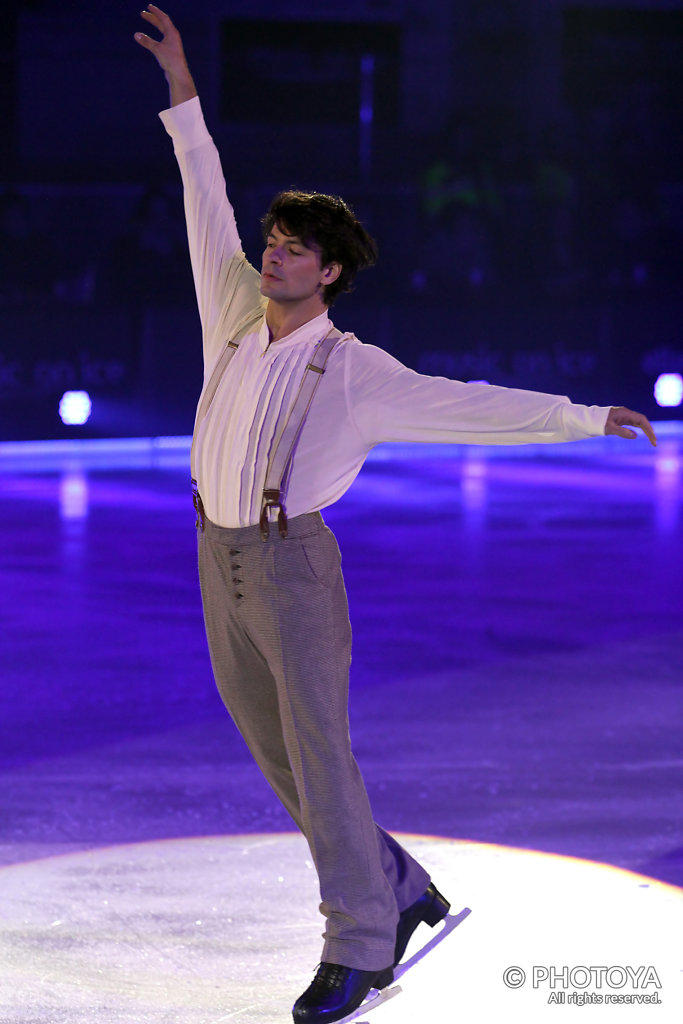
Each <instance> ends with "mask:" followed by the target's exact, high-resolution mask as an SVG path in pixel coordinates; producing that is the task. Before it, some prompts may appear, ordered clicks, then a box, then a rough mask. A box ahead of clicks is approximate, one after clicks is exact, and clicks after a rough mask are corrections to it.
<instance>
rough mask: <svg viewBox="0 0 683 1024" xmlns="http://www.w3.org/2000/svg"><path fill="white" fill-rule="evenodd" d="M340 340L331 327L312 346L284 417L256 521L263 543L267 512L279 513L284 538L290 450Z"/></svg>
mask: <svg viewBox="0 0 683 1024" xmlns="http://www.w3.org/2000/svg"><path fill="white" fill-rule="evenodd" d="M340 338H341V334H340V332H339V331H336V330H335V329H334V327H332V328H330V330H329V331H328V333H327V334H326V335H325V337H324V338H323V339H322V340H321V341H319V342H318V344H317V345H316V348H315V352H314V353H313V358H312V359H311V361H310V363H308V364H307V366H306V369H305V371H304V376H303V379H302V381H301V384H300V385H299V393H298V394H297V396H296V399H295V400H294V405H293V406H292V411H291V412H290V414H289V416H288V417H287V422H286V423H285V425H284V427H283V428H282V431H281V432H280V436H279V437H278V438H277V440H276V442H275V445H274V448H273V452H272V454H271V456H270V458H269V459H268V469H267V470H266V486H265V487H264V489H263V503H262V507H261V519H260V521H259V525H260V527H261V537H262V539H263V540H267V538H268V532H269V526H268V513H269V512H270V509H276V508H277V509H279V512H278V516H277V525H278V530H279V533H280V536H281V537H283V538H284V537H286V536H287V511H286V509H285V495H286V494H287V485H288V483H289V474H290V472H291V468H292V458H293V455H294V449H295V447H296V443H297V441H298V439H299V434H300V433H301V428H302V427H303V425H304V421H305V419H306V416H307V415H308V410H309V409H310V408H311V402H312V401H313V396H314V395H315V392H316V390H317V387H318V384H319V383H320V378H321V377H322V375H323V374H324V372H325V367H326V365H327V360H328V359H329V358H330V354H331V352H332V349H333V348H334V346H335V345H336V344H337V342H338V341H339V339H340Z"/></svg>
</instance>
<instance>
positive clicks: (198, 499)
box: [192, 480, 206, 531]
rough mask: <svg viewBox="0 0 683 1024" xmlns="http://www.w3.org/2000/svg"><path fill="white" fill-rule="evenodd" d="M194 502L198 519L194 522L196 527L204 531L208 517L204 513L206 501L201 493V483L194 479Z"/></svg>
mask: <svg viewBox="0 0 683 1024" xmlns="http://www.w3.org/2000/svg"><path fill="white" fill-rule="evenodd" d="M192 504H193V505H194V510H195V512H196V513H197V520H196V522H195V524H194V525H195V528H197V529H199V530H202V531H203V530H204V519H205V518H206V517H205V514H204V502H203V501H202V496H201V494H200V493H199V485H198V484H197V481H196V480H193V481H192Z"/></svg>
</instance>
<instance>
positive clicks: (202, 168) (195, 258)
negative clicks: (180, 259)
mask: <svg viewBox="0 0 683 1024" xmlns="http://www.w3.org/2000/svg"><path fill="white" fill-rule="evenodd" d="M159 117H160V118H161V121H162V123H163V125H164V127H165V128H166V131H167V132H168V134H169V135H170V136H171V138H172V140H173V149H174V152H175V155H176V159H177V161H178V165H179V167H180V173H181V176H182V181H183V192H184V203H185V220H186V223H187V237H188V243H189V247H190V259H191V261H192V273H193V276H194V283H195V291H196V293H197V303H198V306H199V316H200V319H201V323H202V332H203V336H204V358H205V363H207V364H211V363H212V362H213V360H214V359H215V357H216V356H217V354H218V352H219V350H220V348H221V347H222V346H223V345H224V344H225V342H226V340H227V338H228V337H229V335H230V333H231V331H232V330H234V328H235V327H236V326H237V325H238V324H239V323H240V321H242V320H244V318H245V317H246V316H248V314H249V313H250V311H251V310H255V311H256V310H258V309H259V308H262V307H263V301H262V296H261V293H260V288H259V283H260V278H259V274H258V272H257V271H256V270H255V269H254V268H253V267H252V266H251V264H250V263H249V262H248V261H247V258H246V256H245V255H244V252H243V250H242V243H241V241H240V237H239V234H238V231H237V225H236V224H235V216H234V213H233V209H232V206H231V204H230V202H229V200H228V197H227V195H226V189H225V178H224V177H223V170H222V168H221V162H220V157H219V155H218V150H217V149H216V146H215V144H214V141H213V139H212V138H211V135H210V134H209V132H208V130H207V127H206V124H205V122H204V116H203V114H202V109H201V105H200V102H199V97H198V96H194V97H193V98H192V99H190V100H187V101H186V102H184V103H180V104H178V105H177V106H175V107H171V108H169V109H168V110H164V111H162V112H161V113H160V114H159Z"/></svg>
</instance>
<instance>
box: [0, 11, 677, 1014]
mask: <svg viewBox="0 0 683 1024" xmlns="http://www.w3.org/2000/svg"><path fill="white" fill-rule="evenodd" d="M163 7H164V10H165V9H166V4H164V5H163ZM168 13H169V14H170V16H171V17H172V18H173V19H174V21H175V23H176V24H177V25H178V27H179V28H180V30H181V32H182V35H183V40H184V44H185V50H186V53H187V56H188V61H189V63H190V67H191V69H192V71H193V75H194V78H195V81H196V84H197V88H198V91H199V94H200V97H201V100H202V106H203V109H204V113H205V117H206V121H207V124H208V127H209V130H210V131H211V133H212V135H213V137H214V139H215V141H216V143H217V145H218V148H219V150H220V153H221V156H222V159H223V166H224V171H225V175H226V179H227V183H228V192H229V195H230V197H231V200H232V202H233V205H234V207H235V211H236V216H237V222H238V225H239V227H240V229H241V235H242V239H243V243H244V248H245V251H246V252H247V255H248V256H249V258H250V259H251V260H252V262H255V263H256V265H257V266H258V265H259V264H260V252H261V240H260V235H259V217H260V215H261V214H262V213H263V212H264V211H265V209H266V208H267V206H268V203H269V200H270V198H271V196H272V195H273V194H274V193H275V192H276V191H278V190H279V189H281V188H283V187H294V188H312V189H317V190H320V191H324V192H331V193H335V194H339V195H342V196H344V198H345V199H347V201H349V202H351V204H352V205H353V207H354V209H355V210H356V212H357V213H358V215H359V217H360V218H361V219H362V221H363V222H364V223H365V225H366V226H367V227H368V229H369V230H370V231H371V233H372V234H373V235H374V236H375V237H376V238H377V240H378V244H379V251H380V256H379V261H378V264H377V266H376V267H375V268H374V269H372V270H370V271H368V272H367V273H364V274H361V275H360V277H359V280H358V283H357V287H356V290H355V291H354V293H353V294H352V295H351V296H348V297H343V298H342V299H340V301H339V303H338V305H335V307H334V309H333V314H332V315H333V318H334V321H335V323H336V324H337V326H338V327H340V328H342V329H343V330H352V331H353V332H354V333H355V334H356V335H357V336H358V337H359V338H360V339H361V340H362V341H364V342H367V343H371V344H374V345H378V346H380V347H382V348H384V349H386V350H388V351H389V352H391V353H392V354H393V355H395V356H396V357H398V358H399V359H400V360H401V361H402V362H404V363H405V364H406V365H408V366H410V367H412V368H414V369H416V370H418V371H419V372H421V373H425V374H430V375H439V376H446V377H453V378H457V379H459V380H464V381H486V382H488V383H490V384H497V385H504V386H508V387H514V388H526V389H531V390H537V391H546V392H551V393H553V394H562V395H568V396H570V397H571V399H572V400H573V401H576V402H581V403H586V404H597V405H621V404H623V405H626V406H629V407H630V408H632V409H637V410H639V411H641V412H643V413H645V414H646V415H647V416H648V417H649V418H650V419H651V420H652V421H653V423H654V424H655V429H656V431H657V434H658V438H659V443H658V446H657V448H656V449H653V448H651V447H650V445H649V444H648V443H647V442H646V440H645V439H644V438H643V437H642V436H639V438H638V439H637V440H635V441H625V440H622V439H619V438H614V437H606V438H600V439H596V440H590V441H581V442H574V443H571V444H567V445H531V446H518V447H508V448H506V447H502V446H500V447H492V446H491V447H488V446H474V445H473V446H458V445H442V446H439V445H384V446H381V447H379V448H377V449H376V450H374V451H373V453H372V455H371V457H370V458H369V460H368V462H367V464H366V466H365V468H364V469H363V471H362V473H361V474H360V476H359V478H358V480H357V482H356V483H355V484H354V485H353V487H352V489H351V490H350V491H349V493H348V494H347V495H345V496H344V498H343V499H342V500H341V501H340V502H339V503H338V504H337V505H334V506H332V507H331V508H330V509H329V510H326V511H325V519H326V521H327V522H328V523H329V525H330V526H331V527H332V528H333V529H334V531H335V533H336V534H337V536H338V538H339V542H340V547H341V549H342V554H343V558H344V570H345V577H346V582H347V587H348V592H349V599H350V605H351V620H352V623H353V628H354V645H355V646H354V660H353V667H352V679H351V682H352V694H351V724H352V738H353V742H354V750H355V752H356V756H357V758H358V761H359V763H360V765H361V767H362V770H363V773H364V777H365V779H366V783H367V787H368V791H369V794H370V798H371V802H372V805H373V810H374V812H375V816H376V818H377V820H378V821H380V822H381V823H382V824H383V825H384V827H385V828H387V829H389V830H390V831H394V832H396V833H400V834H401V835H402V836H403V840H402V841H404V842H405V843H406V844H407V845H408V846H409V847H412V848H414V849H417V850H418V851H419V853H420V857H421V858H422V859H423V861H424V862H425V864H427V865H429V868H430V870H432V871H433V872H434V877H435V880H436V881H437V884H439V886H440V887H442V888H447V890H448V894H449V896H450V899H451V900H452V901H453V910H452V914H451V915H449V918H448V919H447V926H446V929H445V931H444V933H441V937H442V939H443V941H438V942H437V943H436V945H435V947H434V949H433V950H432V951H431V952H430V954H429V956H423V955H422V953H421V951H420V944H419V942H416V944H415V945H414V946H411V947H409V952H411V953H412V959H411V960H409V961H408V968H409V969H402V970H403V975H402V976H401V977H399V982H400V984H401V987H402V988H403V991H402V993H401V994H400V996H398V997H397V998H396V999H392V1000H391V1001H389V1002H388V1003H387V1004H386V1005H380V1006H378V1007H377V1008H376V1009H373V1010H369V1011H367V1018H368V1022H369V1024H370V1022H371V1024H383V1022H385V1021H386V1022H387V1024H391V1022H394V1024H451V1022H455V1021H459V1020H463V1021H468V1022H473V1024H479V1022H481V1024H488V1022H489V1021H496V1020H507V1021H511V1022H517V1021H519V1022H524V1024H528V1022H531V1024H533V1022H539V1024H546V1022H548V1021H550V1022H554V1021H556V1020H557V1021H562V1020H564V1019H565V1017H567V1016H572V1019H573V1015H575V1014H576V1013H580V1014H583V1015H586V1016H590V1017H591V1019H598V1014H599V1015H600V1016H599V1019H600V1020H601V1021H602V1020H605V1019H606V1020H614V1021H624V1020H626V1018H627V1017H628V1019H629V1020H631V1021H637V1022H638V1024H640V1022H641V1021H643V1022H646V1024H647V1022H649V1021H650V1020H652V1021H655V1020H656V1021H657V1022H658V1024H662V1022H666V1024H674V1022H678V1021H680V1019H681V1014H682V1012H683V963H682V962H681V950H680V946H681V944H680V941H678V939H679V937H680V934H681V927H682V925H683V889H682V888H681V887H682V886H683V823H682V822H683V775H682V771H683V742H682V740H681V715H682V712H683V532H682V531H683V516H682V514H681V492H682V483H681V480H682V471H681V458H682V451H683V425H682V420H683V413H682V408H683V406H682V404H681V402H682V398H683V316H682V313H683V289H682V285H683V259H682V258H681V253H682V251H683V131H682V130H681V108H682V103H683V88H682V86H683V5H682V4H681V3H680V2H664V0H661V2H657V0H651V2H645V0H641V2H637V0H633V2H629V3H626V2H624V3H619V2H618V0H611V2H609V3H607V2H606V3H599V2H592V3H591V2H585V3H571V2H566V0H462V2H457V0H419V2H418V0H344V2H341V3H339V4H336V5H334V4H327V3H321V2H320V0H284V2H283V3H280V4H277V5H274V4H272V3H266V2H265V0H231V2H228V0H224V2H223V0H204V2H203V3H202V4H197V3H196V2H190V0H173V2H172V3H171V0H168ZM143 28H144V25H143V23H142V22H141V20H140V17H139V10H138V8H137V7H136V6H135V5H133V4H129V3H121V2H115V3H111V2H110V3H102V4H99V5H97V4H95V5H93V4H92V3H85V2H84V0H83V2H82V3H81V2H73V0H70V2H65V3H52V2H47V0H45V2H41V0H26V2H23V3H22V2H16V0H15V2H12V0H5V3H4V5H3V18H2V31H1V32H0V92H1V94H2V97H3V113H4V119H3V121H4V123H3V142H2V145H1V146H0V496H1V497H2V502H1V504H0V524H1V528H2V538H3V539H2V544H1V547H0V584H1V587H0V589H1V592H2V597H1V598H0V602H1V604H0V609H1V619H0V630H1V632H0V695H1V697H2V712H1V714H0V781H1V783H2V785H1V790H0V792H1V795H0V821H1V823H2V830H1V832H0V1024H81V1022H83V1024H167V1022H168V1024H171V1022H176V1021H183V1024H222V1022H225V1021H232V1020H235V1021H239V1022H240V1024H285V1022H286V1021H289V1020H291V1016H290V1006H291V1003H292V1001H293V999H294V998H295V997H296V995H297V994H298V992H299V991H300V990H301V989H303V988H304V987H305V985H306V984H308V981H309V975H310V972H311V970H312V969H313V968H314V964H315V962H316V960H317V959H319V932H320V927H321V924H320V919H319V916H318V914H317V902H318V893H317V890H316V885H315V877H314V872H313V871H312V865H311V864H310V861H308V860H307V857H308V856H309V854H308V851H307V848H306V847H305V844H304V843H303V840H302V839H301V838H300V837H299V836H297V835H294V834H293V832H292V823H291V821H290V820H289V818H288V817H287V815H286V813H285V812H284V810H282V809H281V808H280V806H279V804H278V803H277V802H276V801H275V798H274V797H273V795H272V794H271V792H270V790H269V789H268V787H267V785H266V784H265V782H264V781H263V779H262V778H261V776H260V774H259V773H258V771H257V769H256V768H255V766H254V765H253V763H252V761H251V758H250V756H249V754H248V752H247V750H246V748H245V747H244V745H243V743H242V741H241V739H240V738H239V736H238V734H237V732H236V730H235V729H234V727H233V726H232V724H231V722H230V720H229V718H228V716H227V715H226V713H225V711H224V709H223V707H222V705H221V704H220V701H219V699H218V696H217V695H216V693H215V689H214V685H213V682H212V675H211V667H210V663H209V658H208V653H207V650H206V641H205V638H204V631H203V623H202V613H201V604H200V597H199V589H198V584H197V579H196V565H195V560H196V554H195V543H196V542H195V537H194V529H193V525H194V513H193V510H192V503H191V497H190V496H189V488H188V483H189V435H190V434H191V431H192V425H193V417H194V410H195V405H196V400H197V396H198V393H199V389H200V386H201V380H202V362H201V334H200V326H199V318H198V315H197V312H196V304H195V295H194V287H193V283H192V277H191V272H190V267H189V259H188V254H187V243H186V240H185V231H184V220H183V205H182V191H181V187H180V179H179V174H178V169H177V165H176V162H175V159H174V156H173V151H172V145H171V142H170V139H169V138H168V136H167V135H166V133H165V131H164V129H163V126H162V124H161V122H160V121H159V119H158V117H157V112H158V111H159V110H162V109H163V108H164V107H166V106H167V102H168V99H167V96H168V94H167V89H166V86H165V83H164V80H163V75H162V73H161V72H160V70H159V68H158V67H157V65H156V63H155V61H154V59H153V58H152V57H151V56H150V55H149V54H147V53H145V52H144V51H143V50H142V49H140V47H138V46H137V45H136V43H135V42H134V40H133V33H134V32H135V31H138V30H140V29H143ZM150 34H152V33H151V32H150ZM456 926H457V927H456ZM451 932H452V934H451ZM419 936H420V933H419V932H418V933H417V937H419ZM427 937H428V936H427V935H425V936H423V938H424V939H425V941H426V939H427ZM429 937H431V936H429ZM516 972H517V973H516ZM560 996H561V997H562V998H559V997H560ZM617 996H622V997H623V998H622V1000H621V1004H620V1003H619V1002H618V1000H617V998H616V997H617ZM556 997H557V998H556ZM608 997H609V998H608ZM612 997H614V998H612ZM627 997H628V998H627ZM623 1003H630V1004H636V1003H637V1004H638V1006H637V1008H636V1007H635V1006H634V1005H631V1006H630V1007H628V1008H627V1007H626V1006H624V1005H623ZM591 1004H595V1005H597V1007H598V1008H597V1009H596V1008H595V1005H591ZM577 1005H581V1007H582V1008H581V1009H580V1010H577V1009H576V1006H577ZM565 1007H569V1009H565ZM362 1019H363V1021H364V1020H365V1018H364V1017H363V1018H362Z"/></svg>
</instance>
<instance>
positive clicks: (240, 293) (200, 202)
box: [159, 97, 609, 527]
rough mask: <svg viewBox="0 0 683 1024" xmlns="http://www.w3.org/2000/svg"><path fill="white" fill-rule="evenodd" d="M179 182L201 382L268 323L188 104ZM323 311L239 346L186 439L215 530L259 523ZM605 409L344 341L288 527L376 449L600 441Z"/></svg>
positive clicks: (293, 493) (302, 454)
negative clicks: (433, 370)
mask: <svg viewBox="0 0 683 1024" xmlns="http://www.w3.org/2000/svg"><path fill="white" fill-rule="evenodd" d="M159 116H160V117H161V120H162V121H163V124H164V126H165V128H166V130H167V131H168V133H169V135H171V137H172V139H173V146H174V150H175V154H176V157H177V159H178V163H179V165H180V171H181V174H182V179H183V185H184V195H185V214H186V219H187V233H188V239H189V246H190V256H191V259H192V270H193V274H194V281H195V288H196V292H197V301H198V304H199V314H200V318H201V323H202V332H203V344H204V384H205V385H206V383H207V382H208V380H209V378H210V376H211V371H212V369H213V367H214V365H215V363H216V360H217V359H218V357H219V356H220V353H221V352H222V350H223V348H224V346H225V345H226V343H227V342H228V341H229V340H230V338H231V337H232V335H233V334H234V332H235V329H236V328H237V327H238V326H239V324H240V322H242V321H243V320H244V318H245V316H247V315H248V314H249V313H250V311H256V310H258V309H259V308H260V309H261V310H262V311H263V315H265V307H266V299H264V297H263V296H262V295H261V292H260V288H259V283H260V275H259V273H258V272H257V271H256V270H255V269H254V267H252V266H251V265H250V264H249V263H248V262H247V259H246V257H245V255H244V253H243V251H242V245H241V242H240V238H239V235H238V233H237V228H236V225H235V219H234V216H233V211H232V207H231V205H230V203H229V202H228V199H227V196H226V192H225V180H224V178H223V172H222V169H221V164H220V159H219V156H218V152H217V150H216V147H215V145H214V143H213V140H212V138H211V136H210V135H209V133H208V131H207V129H206V125H205V123H204V118H203V116H202V111H201V106H200V103H199V99H198V97H194V98H193V99H191V100H187V101H186V102H185V103H181V104H179V105H178V106H175V107H171V108H170V109H169V110H165V111H163V112H162V113H161V114H160V115H159ZM331 326H332V324H331V321H330V320H329V318H328V316H327V313H322V314H321V315H320V316H318V317H315V319H313V320H310V321H309V322H308V323H306V324H304V325H303V326H302V327H299V328H298V329H297V330H296V331H294V332H292V333H291V334H289V335H288V336H287V337H286V338H282V339H281V340H279V341H277V342H275V343H274V344H272V345H269V334H268V328H267V326H266V323H265V318H263V319H261V320H260V322H257V324H256V327H255V329H254V330H252V331H251V332H250V333H248V334H247V335H246V336H245V337H244V339H243V340H242V341H241V343H240V346H239V348H238V350H237V352H236V353H235V355H234V356H233V358H232V360H231V362H230V364H229V365H228V368H227V370H226V372H225V373H224V375H223V377H222V379H221V381H220V383H219V385H218V388H217V390H216V393H215V397H214V399H213V401H212V403H211V405H210V407H209V412H208V414H207V416H206V418H205V419H204V421H203V422H202V423H201V424H200V425H199V429H198V433H197V436H196V439H195V466H196V474H197V480H198V483H199V490H200V493H201V495H202V500H203V502H204V508H205V510H206V515H207V516H208V518H209V519H210V520H211V521H212V522H214V523H216V524H217V525H218V526H230V527H234V526H252V525H255V524H256V523H258V521H259V516H260V514H261V500H262V494H263V487H264V484H265V475H266V468H267V464H268V456H269V454H270V452H271V449H272V445H273V439H274V437H275V436H276V435H277V433H278V430H279V429H280V428H281V427H282V425H283V424H284V422H285V420H286V417H287V415H288V412H289V410H290V409H291V405H292V403H293V401H294V398H295V396H296V391H297V388H298V384H299V381H300V379H301V375H302V374H303V370H304V367H305V365H306V363H307V362H308V361H309V360H310V358H311V355H312V352H313V350H314V347H315V345H316V343H317V342H318V341H320V340H321V338H323V337H324V335H326V334H327V332H328V330H329V329H330V327H331ZM608 413H609V408H604V407H600V406H585V405H574V404H572V403H571V402H570V401H569V399H568V398H563V397H559V396H557V395H545V394H540V393H538V392H534V391H520V390H517V389H513V388H502V387H496V386H493V385H488V384H469V383H463V382H461V381H455V380H447V379H446V378H443V377H427V376H423V375H421V374H418V373H416V372H415V371H413V370H410V369H408V368H407V367H405V366H403V365H402V364H401V363H399V362H398V361H397V360H396V359H394V358H393V356H391V355H389V354H388V353H387V352H384V351H383V350H382V349H379V348H376V347H375V346H374V345H365V344H362V343H361V342H360V341H359V340H358V339H357V338H356V337H354V336H353V335H352V334H346V335H344V337H343V339H342V340H341V341H340V342H339V343H338V344H337V346H336V348H335V349H334V351H333V352H332V355H331V357H330V360H329V362H328V364H327V370H326V372H325V374H324V376H323V377H322V378H321V380H320V385H319V387H318V390H317V392H316V395H315V398H314V400H313V404H312V406H311V409H310V411H309V414H308V417H307V419H306V421H305V424H304V427H303V430H302V432H301V435H300V438H299V442H298V445H297V448H296V451H295V455H294V462H293V468H292V471H291V475H290V479H289V486H288V491H287V502H286V504H287V514H288V516H289V517H290V518H291V517H293V516H297V515H300V514H302V513H304V512H313V511H315V510H317V509H322V508H325V507H326V506H327V505H331V504H332V503H333V502H335V501H337V499H338V498H340V497H341V496H342V494H344V492H345V491H346V490H347V489H348V487H349V486H350V485H351V483H352V482H353V480H354V479H355V477H356V475H357V474H358V472H359V470H360V468H361V466H362V465H363V462H364V460H365V458H366V456H367V455H368V452H369V451H370V450H371V448H373V447H374V446H375V445H377V444H380V443H381V442H382V441H429V442H434V441H440V442H451V443H453V442H457V443H466V444H524V443H539V442H544V441H545V442H552V441H574V440H579V439H581V438H586V437H594V436H597V435H600V434H603V433H604V428H605V422H606V419H607V415H608Z"/></svg>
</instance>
